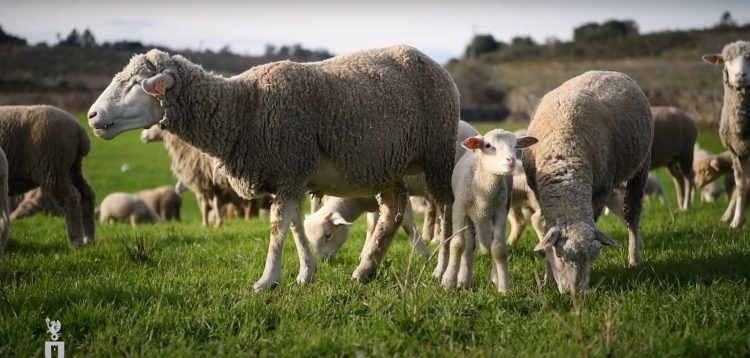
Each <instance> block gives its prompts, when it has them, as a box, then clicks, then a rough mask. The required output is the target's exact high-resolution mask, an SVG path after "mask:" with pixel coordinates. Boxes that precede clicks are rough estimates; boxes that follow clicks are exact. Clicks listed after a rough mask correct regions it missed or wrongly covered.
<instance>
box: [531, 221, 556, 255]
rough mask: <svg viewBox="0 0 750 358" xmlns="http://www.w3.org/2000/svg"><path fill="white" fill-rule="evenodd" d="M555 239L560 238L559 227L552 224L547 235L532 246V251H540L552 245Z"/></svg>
mask: <svg viewBox="0 0 750 358" xmlns="http://www.w3.org/2000/svg"><path fill="white" fill-rule="evenodd" d="M557 240H560V229H558V228H557V227H555V226H553V227H552V228H551V229H549V231H547V235H544V238H543V239H542V241H539V243H538V244H536V246H535V247H534V251H541V250H544V249H546V248H548V247H551V246H552V245H554V244H555V243H556V242H557Z"/></svg>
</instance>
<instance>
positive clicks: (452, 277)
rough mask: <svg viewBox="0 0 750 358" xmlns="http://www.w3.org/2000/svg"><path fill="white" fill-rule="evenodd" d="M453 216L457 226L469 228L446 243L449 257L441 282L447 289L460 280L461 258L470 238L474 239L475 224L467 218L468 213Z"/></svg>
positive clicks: (453, 286) (454, 285) (454, 224)
mask: <svg viewBox="0 0 750 358" xmlns="http://www.w3.org/2000/svg"><path fill="white" fill-rule="evenodd" d="M453 218H454V220H455V222H454V223H453V226H455V227H464V226H469V228H468V229H467V230H466V231H464V232H462V233H461V234H459V235H456V236H455V237H454V238H453V239H452V240H451V242H450V243H447V244H446V245H447V246H448V248H449V251H448V257H447V261H448V262H447V265H446V267H445V271H444V272H443V273H442V277H440V284H441V285H442V286H443V288H445V289H446V290H449V289H452V288H455V287H456V283H457V282H458V272H459V266H460V265H461V259H462V257H463V254H464V251H465V250H467V245H468V244H469V240H473V239H474V230H473V226H472V225H471V223H470V222H469V220H466V214H465V213H457V214H454V215H453ZM472 248H473V246H472Z"/></svg>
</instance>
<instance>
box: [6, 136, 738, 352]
mask: <svg viewBox="0 0 750 358" xmlns="http://www.w3.org/2000/svg"><path fill="white" fill-rule="evenodd" d="M489 127H491V125H482V126H481V128H480V131H481V132H485V131H486V130H487V129H489ZM512 129H515V128H512ZM136 137H137V133H131V134H128V135H123V136H121V137H118V138H116V139H115V140H113V141H110V142H105V141H102V140H99V139H94V140H93V145H94V147H93V150H92V153H91V154H90V156H89V157H88V158H87V160H86V162H85V163H86V168H85V169H86V174H87V175H88V177H89V178H90V180H91V182H92V183H93V185H94V186H95V188H96V190H97V199H98V200H101V198H103V197H104V196H105V195H106V194H107V193H109V192H112V191H135V190H139V189H142V188H145V187H154V186H158V185H171V184H173V182H174V179H173V178H172V177H171V174H170V172H169V169H168V159H167V156H166V154H165V151H164V149H163V147H162V146H161V145H158V144H153V145H144V144H141V143H140V142H138V140H137V139H136ZM700 141H701V143H702V144H703V145H704V147H706V148H708V149H712V150H718V149H720V144H719V143H718V140H717V138H716V136H715V135H714V134H702V135H701V136H700ZM126 162H127V163H129V164H130V165H131V170H130V171H128V172H125V173H122V172H121V171H120V166H121V165H122V164H123V163H126ZM659 175H660V176H661V177H662V179H663V180H662V182H663V183H664V185H665V190H666V192H667V194H668V196H669V198H670V200H671V201H670V204H668V205H661V204H658V203H654V204H650V205H648V206H647V209H646V213H645V215H644V218H643V221H642V223H643V225H642V233H643V236H644V238H645V243H646V247H645V249H644V250H643V264H642V265H641V266H640V267H638V268H634V269H628V268H626V263H627V260H626V251H625V250H624V249H619V250H618V249H608V250H606V251H605V252H604V253H603V255H602V257H601V258H600V259H599V260H597V262H596V263H595V264H594V267H593V272H592V282H595V283H598V284H599V285H598V287H597V288H596V289H595V290H593V292H590V293H588V294H587V295H585V296H583V297H580V298H577V299H571V298H570V297H568V296H561V295H559V294H558V293H557V290H556V289H554V288H551V287H542V288H540V287H538V285H537V284H536V281H535V277H536V276H537V275H540V274H541V273H542V256H541V255H540V254H538V253H533V252H532V248H533V245H534V241H536V240H535V238H534V237H533V234H532V232H531V230H530V229H528V228H527V230H526V232H525V233H524V236H523V237H522V238H521V240H520V241H519V243H518V244H517V245H516V246H514V247H512V248H511V256H510V274H511V279H512V282H511V285H512V288H511V292H510V294H509V295H507V296H501V295H499V294H497V293H496V292H495V291H494V289H493V288H492V287H491V285H490V284H489V259H488V257H487V256H486V255H481V256H479V257H478V262H477V272H476V274H477V276H476V278H475V282H474V285H473V287H472V288H471V289H470V290H463V291H457V292H445V291H444V290H443V289H442V288H441V287H440V286H439V285H438V284H437V282H435V281H434V280H433V279H432V278H431V277H429V274H430V273H431V271H432V267H433V262H429V263H425V261H424V260H423V259H421V258H416V257H415V258H414V259H413V260H411V261H410V259H409V257H410V249H409V245H408V244H407V240H406V237H405V234H404V233H403V232H399V234H398V237H397V238H396V240H395V241H394V245H393V246H392V248H391V250H390V252H389V254H388V256H387V259H386V261H385V262H384V263H383V265H382V267H381V269H380V271H379V272H378V275H377V277H376V279H375V280H374V281H373V282H371V283H369V284H367V285H362V284H358V283H354V282H352V281H351V280H350V275H351V272H352V271H353V270H354V268H355V267H356V265H357V262H358V255H359V249H360V248H361V246H362V244H363V237H364V227H365V224H364V220H359V221H357V223H356V224H355V226H354V227H353V232H352V239H351V241H350V242H349V243H347V244H346V245H345V246H344V248H343V249H342V251H341V253H340V255H339V257H338V258H337V259H336V260H335V261H334V262H331V263H320V264H319V269H318V273H317V276H316V280H315V282H314V284H312V285H310V286H306V287H303V286H299V285H298V284H296V283H295V277H296V274H297V269H298V267H299V266H298V263H297V256H296V253H295V250H294V245H293V243H291V242H287V245H286V246H285V249H284V260H283V262H284V270H283V276H282V283H281V285H280V286H279V287H277V288H276V289H275V290H272V291H269V292H264V293H260V294H254V293H252V290H251V287H252V284H253V282H254V280H256V279H258V278H259V277H260V275H261V273H262V270H263V263H264V261H265V255H266V249H267V240H268V239H267V237H268V223H267V221H265V220H255V221H251V222H243V221H231V222H229V223H228V224H227V225H226V226H224V227H222V228H220V229H206V228H202V227H201V226H200V222H199V219H198V211H197V208H196V206H195V202H194V200H193V199H192V197H191V199H190V200H188V202H186V204H185V207H184V209H183V211H184V216H183V217H184V218H186V219H185V220H184V221H183V222H181V223H169V224H161V225H155V226H143V227H139V228H137V229H133V228H131V227H129V226H125V225H104V226H98V231H97V243H96V245H94V246H93V247H89V248H85V249H82V250H77V251H71V250H70V249H68V247H67V239H66V237H65V232H64V226H63V222H62V220H61V219H59V218H50V217H44V216H38V217H34V218H32V219H28V220H20V221H18V222H15V223H13V225H12V228H11V241H10V243H9V244H8V246H7V248H6V253H5V255H3V256H0V356H18V357H29V356H37V357H38V356H42V355H43V352H42V351H43V347H44V341H46V340H49V334H48V333H47V332H46V326H45V321H44V319H45V318H46V317H49V318H51V319H54V320H58V319H59V320H60V321H61V322H62V331H61V333H62V334H61V336H60V339H62V340H64V341H65V345H66V351H67V352H66V353H67V354H68V355H69V356H106V357H109V356H120V355H123V356H169V357H174V356H295V357H296V356H334V355H335V356H394V355H399V356H456V355H471V356H554V357H559V356H605V355H612V356H673V357H683V356H699V357H706V356H747V355H749V354H750V288H749V287H748V277H750V237H748V236H750V235H748V232H749V231H750V229H748V228H747V227H745V228H743V229H742V230H739V231H731V230H729V229H728V228H727V225H725V224H721V223H719V216H720V215H721V213H722V211H723V208H724V206H725V205H726V200H725V199H723V200H720V201H719V202H716V203H711V204H704V203H697V204H696V206H695V208H694V209H693V210H691V211H690V212H687V213H673V212H672V209H673V207H674V192H673V189H672V187H671V180H669V179H668V177H666V174H665V173H664V171H663V170H662V171H659ZM600 227H601V228H602V229H603V230H604V231H606V232H608V233H610V234H611V236H612V237H614V238H615V239H617V240H619V241H621V242H625V241H626V231H625V228H624V227H623V225H621V224H620V223H619V222H618V221H617V220H616V219H614V218H613V217H611V216H610V217H604V218H602V220H601V221H600ZM287 241H292V240H291V238H288V239H287ZM410 262H411V264H410ZM423 267H425V268H426V269H425V270H424V271H421V270H422V268H423Z"/></svg>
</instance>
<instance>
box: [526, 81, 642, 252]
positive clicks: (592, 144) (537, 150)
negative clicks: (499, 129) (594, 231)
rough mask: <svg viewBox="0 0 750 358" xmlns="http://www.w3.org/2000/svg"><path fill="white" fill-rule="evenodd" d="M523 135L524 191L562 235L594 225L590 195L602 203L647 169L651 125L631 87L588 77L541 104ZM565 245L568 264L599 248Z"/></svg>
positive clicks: (554, 92)
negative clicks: (526, 143)
mask: <svg viewBox="0 0 750 358" xmlns="http://www.w3.org/2000/svg"><path fill="white" fill-rule="evenodd" d="M528 134H529V135H530V136H533V137H536V138H537V139H538V140H539V142H538V143H537V144H536V145H534V146H532V147H530V148H529V149H527V150H525V151H524V153H523V159H524V160H523V161H524V170H525V172H526V175H527V180H528V183H529V186H531V188H532V189H533V190H534V192H535V193H536V194H537V199H538V201H539V204H540V207H541V210H542V214H543V215H544V218H545V220H546V223H547V227H548V228H549V227H552V226H559V227H560V230H561V232H562V233H563V235H565V236H567V235H568V234H567V233H566V232H570V233H571V234H572V233H575V232H577V231H579V230H580V225H579V223H580V224H585V225H587V226H589V227H595V220H596V218H595V213H594V209H593V206H592V198H593V197H599V198H606V197H607V196H608V195H609V193H610V192H611V191H612V189H613V188H614V187H615V186H616V185H617V184H619V183H621V182H623V181H626V180H628V179H630V178H631V177H633V176H634V175H635V174H636V173H637V172H639V171H640V170H641V169H642V168H643V166H644V165H645V166H648V165H649V159H650V148H651V142H652V137H653V121H652V118H651V109H650V106H649V102H648V99H647V98H646V96H645V95H644V94H643V91H641V89H640V87H638V85H637V84H636V83H635V81H633V80H632V79H630V78H629V77H627V76H626V75H624V74H622V73H617V72H606V71H590V72H586V73H584V74H582V75H580V76H578V77H575V78H573V79H571V80H568V81H567V82H565V83H564V84H562V85H561V86H560V87H558V88H556V89H554V90H552V91H551V92H549V93H548V94H546V95H545V96H544V97H543V98H542V100H541V101H540V103H539V106H538V107H537V110H536V113H535V115H534V118H533V120H532V122H531V124H530V125H529V130H528ZM644 180H645V178H644ZM602 204H603V200H602ZM599 209H601V208H599ZM596 214H599V213H596ZM572 237H575V236H572ZM569 244H572V245H571V246H567V247H566V248H567V249H568V250H570V252H569V253H568V257H571V258H574V257H577V256H579V254H581V255H582V253H584V252H587V251H590V250H589V249H588V248H586V247H584V246H587V245H596V244H598V243H594V242H578V243H569ZM576 245H579V246H580V247H576Z"/></svg>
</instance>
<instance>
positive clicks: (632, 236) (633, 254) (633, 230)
mask: <svg viewBox="0 0 750 358" xmlns="http://www.w3.org/2000/svg"><path fill="white" fill-rule="evenodd" d="M647 180H648V163H646V164H645V165H644V166H643V167H642V168H641V170H640V171H639V172H638V173H636V174H635V175H634V176H633V177H632V178H630V180H628V183H627V186H626V188H625V203H624V210H623V211H624V214H625V223H626V224H627V225H628V264H629V266H631V267H632V266H636V265H638V264H639V263H640V262H641V247H642V246H643V240H642V239H641V236H640V228H639V225H640V222H641V211H642V209H643V191H644V189H645V188H646V181H647Z"/></svg>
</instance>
